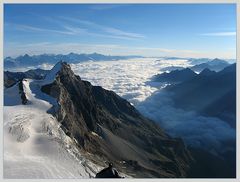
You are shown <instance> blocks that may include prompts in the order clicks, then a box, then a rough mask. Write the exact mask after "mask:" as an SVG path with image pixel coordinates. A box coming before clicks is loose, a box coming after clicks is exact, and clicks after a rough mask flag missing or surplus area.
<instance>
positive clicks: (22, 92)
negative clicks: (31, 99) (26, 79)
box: [18, 80, 28, 105]
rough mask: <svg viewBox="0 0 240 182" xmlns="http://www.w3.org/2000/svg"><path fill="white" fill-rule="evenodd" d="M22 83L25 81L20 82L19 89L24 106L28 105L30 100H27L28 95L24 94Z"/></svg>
mask: <svg viewBox="0 0 240 182" xmlns="http://www.w3.org/2000/svg"><path fill="white" fill-rule="evenodd" d="M22 81H23V80H21V81H19V82H18V88H19V94H20V96H21V99H22V104H23V105H26V104H27V102H28V99H27V97H26V93H25V92H24V89H23V83H22Z"/></svg>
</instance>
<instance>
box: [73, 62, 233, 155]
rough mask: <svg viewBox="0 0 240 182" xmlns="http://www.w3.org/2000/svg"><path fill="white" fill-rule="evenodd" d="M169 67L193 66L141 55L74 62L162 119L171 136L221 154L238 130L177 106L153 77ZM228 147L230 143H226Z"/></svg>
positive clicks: (88, 76)
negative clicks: (223, 147)
mask: <svg viewBox="0 0 240 182" xmlns="http://www.w3.org/2000/svg"><path fill="white" fill-rule="evenodd" d="M169 66H181V67H188V66H191V65H190V63H189V62H188V60H179V59H178V60H164V59H162V60H161V59H160V60H159V59H157V58H141V59H139V58H138V59H130V60H119V61H101V62H85V63H79V64H72V65H71V67H72V69H73V71H74V72H75V73H76V74H78V75H80V77H81V78H82V79H83V80H87V81H90V82H91V83H92V84H93V85H99V86H102V87H103V88H105V89H109V90H113V91H114V92H116V93H117V94H119V95H120V96H122V97H123V98H125V99H127V100H128V101H129V102H130V103H132V104H133V105H134V106H135V107H136V108H137V109H138V110H139V111H140V112H141V113H142V114H143V115H145V116H147V117H148V118H150V119H152V120H154V121H156V122H158V123H159V124H160V126H161V127H162V128H164V129H165V130H166V131H167V132H168V133H169V134H170V135H172V136H174V137H182V138H183V139H184V141H185V142H186V143H187V144H188V145H189V146H192V147H201V148H205V149H206V150H208V151H211V152H212V153H219V151H223V150H222V145H223V144H224V145H225V144H226V143H228V142H229V141H234V140H235V134H236V132H235V130H234V129H233V128H231V127H230V126H229V125H228V124H227V123H226V122H224V121H222V120H220V119H218V118H213V117H204V116H199V115H198V114H196V113H195V112H194V111H184V110H182V109H179V108H175V107H174V105H173V101H172V100H171V97H170V95H169V94H168V93H166V92H165V91H164V90H163V89H162V88H164V87H165V86H166V85H164V84H160V83H156V82H152V81H151V78H152V77H153V76H154V75H156V74H159V73H161V72H162V71H161V69H162V68H165V67H169ZM225 146H226V145H225Z"/></svg>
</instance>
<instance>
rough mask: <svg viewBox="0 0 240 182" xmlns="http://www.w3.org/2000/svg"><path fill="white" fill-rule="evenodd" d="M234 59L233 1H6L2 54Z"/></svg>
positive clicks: (14, 55) (13, 55)
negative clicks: (77, 54)
mask: <svg viewBox="0 0 240 182" xmlns="http://www.w3.org/2000/svg"><path fill="white" fill-rule="evenodd" d="M70 52H76V53H92V52H98V53H102V54H107V55H108V54H110V55H143V56H178V57H209V58H215V57H219V58H235V57H236V5H235V4H135V5H134V4H92V5H90V4H35V5H33V4H5V5H4V57H6V56H12V57H16V56H18V55H20V54H25V53H27V54H30V55H33V54H42V53H54V54H58V53H62V54H67V53H70Z"/></svg>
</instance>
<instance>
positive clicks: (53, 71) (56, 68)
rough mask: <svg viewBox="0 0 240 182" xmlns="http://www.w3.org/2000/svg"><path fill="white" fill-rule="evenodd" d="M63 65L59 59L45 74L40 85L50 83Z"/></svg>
mask: <svg viewBox="0 0 240 182" xmlns="http://www.w3.org/2000/svg"><path fill="white" fill-rule="evenodd" d="M62 65H63V62H62V61H59V62H58V63H57V64H56V65H55V66H54V67H53V68H52V69H51V71H50V72H49V73H48V74H47V75H46V77H45V79H44V80H43V82H42V85H46V84H50V83H52V82H53V81H54V80H55V78H56V75H57V73H58V72H59V71H60V70H61V68H62Z"/></svg>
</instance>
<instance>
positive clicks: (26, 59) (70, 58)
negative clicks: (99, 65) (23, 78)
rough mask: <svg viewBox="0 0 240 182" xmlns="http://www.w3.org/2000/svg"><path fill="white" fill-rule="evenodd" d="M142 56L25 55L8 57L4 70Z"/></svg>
mask: <svg viewBox="0 0 240 182" xmlns="http://www.w3.org/2000/svg"><path fill="white" fill-rule="evenodd" d="M140 57H141V56H110V55H102V54H98V53H92V54H76V53H69V54H66V55H63V54H41V55H33V56H30V55H28V54H25V55H23V56H18V57H17V58H11V57H6V58H5V59H4V69H8V68H13V67H19V66H20V67H24V66H37V65H40V64H43V63H48V64H56V63H57V62H58V61H61V60H64V61H66V62H68V63H79V62H83V61H103V60H104V61H113V60H120V59H130V58H140Z"/></svg>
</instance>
